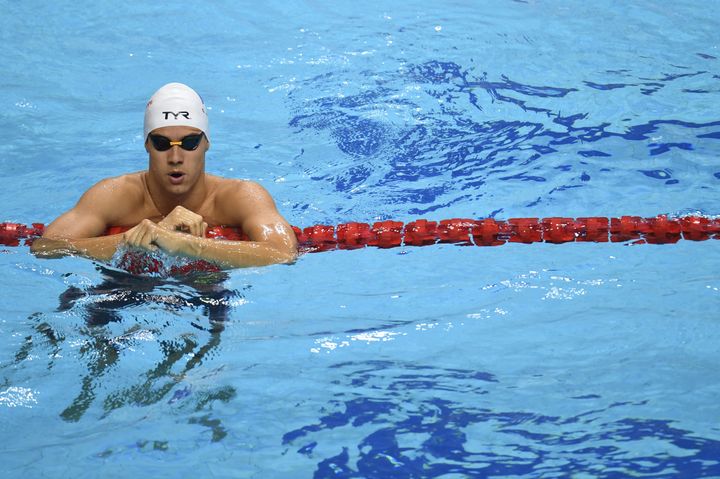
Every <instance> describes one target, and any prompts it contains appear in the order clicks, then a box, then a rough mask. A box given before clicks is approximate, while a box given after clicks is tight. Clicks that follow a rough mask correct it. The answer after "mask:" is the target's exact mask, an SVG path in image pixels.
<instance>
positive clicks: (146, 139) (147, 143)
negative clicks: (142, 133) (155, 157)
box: [145, 136, 150, 153]
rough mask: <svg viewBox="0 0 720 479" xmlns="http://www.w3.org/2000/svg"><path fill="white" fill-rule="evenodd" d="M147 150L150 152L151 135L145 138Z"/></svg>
mask: <svg viewBox="0 0 720 479" xmlns="http://www.w3.org/2000/svg"><path fill="white" fill-rule="evenodd" d="M145 151H147V152H148V153H150V137H149V136H148V137H147V138H145Z"/></svg>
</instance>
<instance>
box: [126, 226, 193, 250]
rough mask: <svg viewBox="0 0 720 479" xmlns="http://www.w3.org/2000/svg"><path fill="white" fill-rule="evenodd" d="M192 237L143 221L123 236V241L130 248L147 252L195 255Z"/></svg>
mask: <svg viewBox="0 0 720 479" xmlns="http://www.w3.org/2000/svg"><path fill="white" fill-rule="evenodd" d="M190 239H195V240H197V239H196V238H193V237H192V236H188V235H184V234H179V232H178V231H173V230H169V229H167V228H163V227H161V226H160V225H157V224H155V223H153V222H152V221H150V220H142V221H141V222H140V223H139V224H138V225H137V226H135V227H134V228H131V229H129V230H128V231H126V232H125V234H123V240H124V241H125V243H126V244H127V245H128V246H133V247H135V248H140V249H144V250H147V251H159V250H162V251H164V252H166V253H169V254H186V255H187V254H189V255H192V254H194V253H195V251H194V250H195V249H196V248H193V244H192V242H190V241H188V240H190Z"/></svg>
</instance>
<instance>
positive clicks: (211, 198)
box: [111, 174, 239, 227]
mask: <svg viewBox="0 0 720 479" xmlns="http://www.w3.org/2000/svg"><path fill="white" fill-rule="evenodd" d="M129 179H130V182H131V185H132V188H131V189H132V191H131V192H129V194H128V196H127V198H128V204H127V205H126V207H125V208H123V209H124V210H125V214H123V215H121V217H120V218H118V219H117V220H116V221H115V223H116V224H115V225H111V226H135V225H137V224H139V223H140V222H141V221H143V220H145V219H149V220H150V221H152V222H154V223H159V222H160V221H162V220H163V219H164V218H165V215H163V214H162V213H161V212H160V211H159V209H158V207H157V206H156V204H155V201H154V200H153V198H152V196H151V194H150V192H149V191H148V189H147V185H146V184H145V181H144V180H143V178H142V176H141V174H133V175H132V177H131V178H129ZM219 190H220V188H218V187H217V184H216V183H215V182H214V181H211V185H210V188H209V189H208V193H207V195H206V196H205V198H204V199H203V201H202V203H201V204H200V206H199V207H196V208H189V207H187V206H186V205H183V204H182V203H179V205H182V206H184V207H186V208H188V209H189V210H190V211H192V212H193V213H196V214H198V215H200V216H202V218H203V221H204V222H205V223H207V224H208V226H210V227H212V226H228V225H230V223H237V220H235V221H232V220H229V219H228V218H225V217H223V215H222V214H220V213H219V211H218V209H217V206H216V205H217V204H218V191H219ZM220 199H221V198H220ZM230 226H239V225H236V224H233V225H230Z"/></svg>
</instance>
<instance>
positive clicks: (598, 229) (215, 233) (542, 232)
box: [0, 215, 720, 253]
mask: <svg viewBox="0 0 720 479" xmlns="http://www.w3.org/2000/svg"><path fill="white" fill-rule="evenodd" d="M292 228H293V230H294V231H295V235H296V236H297V238H298V243H299V245H300V250H301V252H303V253H307V252H320V251H330V250H336V249H358V248H364V247H368V246H371V247H378V248H394V247H399V246H427V245H433V244H438V243H453V244H459V245H465V246H471V245H475V246H499V245H503V244H506V243H525V244H529V243H555V244H560V243H571V242H595V243H605V242H614V243H617V242H623V243H625V242H630V243H633V244H642V243H649V244H668V243H677V242H678V241H680V240H681V239H684V240H690V241H704V240H708V239H720V218H709V217H705V216H697V215H688V216H681V217H676V218H668V217H667V216H666V215H658V216H655V217H651V218H642V217H639V216H620V217H612V218H607V217H584V218H564V217H550V218H510V219H508V220H496V219H493V218H486V219H480V220H474V219H467V218H452V219H444V220H440V221H430V220H425V219H419V220H415V221H412V222H409V223H403V222H400V221H392V220H386V221H378V222H375V223H372V224H370V223H356V222H349V223H342V224H338V225H322V224H319V225H314V226H309V227H306V228H303V229H300V228H298V227H297V226H293V227H292ZM128 229H129V227H117V226H116V227H112V228H109V229H108V231H106V234H117V233H122V232H124V231H127V230H128ZM44 230H45V225H43V224H42V223H32V224H30V225H25V224H22V223H9V222H5V223H0V245H5V246H19V245H20V244H21V243H22V244H26V245H29V244H31V243H32V241H33V240H34V239H35V238H38V237H40V236H42V234H43V231H44ZM206 236H207V237H210V238H219V239H227V240H233V241H243V240H247V239H248V238H247V236H245V234H244V233H243V232H242V230H241V229H239V228H237V227H230V226H215V227H210V228H208V230H207V234H206Z"/></svg>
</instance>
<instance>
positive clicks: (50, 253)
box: [30, 234, 123, 261]
mask: <svg viewBox="0 0 720 479" xmlns="http://www.w3.org/2000/svg"><path fill="white" fill-rule="evenodd" d="M122 240H123V235H122V234H117V235H110V236H98V237H96V238H76V239H67V238H38V239H36V240H35V241H33V244H32V246H31V247H30V251H31V252H32V253H33V254H34V255H35V256H38V257H40V258H59V257H62V256H67V255H72V254H77V255H81V256H85V257H88V258H92V259H97V260H101V261H109V260H110V259H112V257H113V255H114V254H115V251H116V250H117V248H118V245H119V244H120V243H121V242H122Z"/></svg>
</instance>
